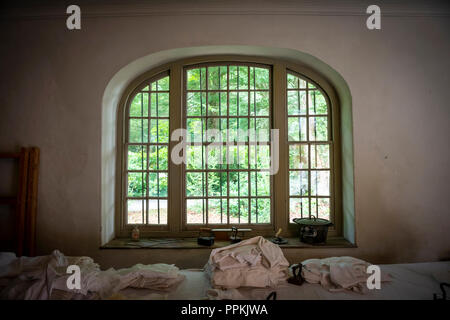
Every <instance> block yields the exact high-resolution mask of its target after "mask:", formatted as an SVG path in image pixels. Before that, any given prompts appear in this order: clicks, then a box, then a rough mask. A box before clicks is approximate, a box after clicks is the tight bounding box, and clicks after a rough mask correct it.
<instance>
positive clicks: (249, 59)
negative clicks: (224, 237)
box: [114, 55, 343, 238]
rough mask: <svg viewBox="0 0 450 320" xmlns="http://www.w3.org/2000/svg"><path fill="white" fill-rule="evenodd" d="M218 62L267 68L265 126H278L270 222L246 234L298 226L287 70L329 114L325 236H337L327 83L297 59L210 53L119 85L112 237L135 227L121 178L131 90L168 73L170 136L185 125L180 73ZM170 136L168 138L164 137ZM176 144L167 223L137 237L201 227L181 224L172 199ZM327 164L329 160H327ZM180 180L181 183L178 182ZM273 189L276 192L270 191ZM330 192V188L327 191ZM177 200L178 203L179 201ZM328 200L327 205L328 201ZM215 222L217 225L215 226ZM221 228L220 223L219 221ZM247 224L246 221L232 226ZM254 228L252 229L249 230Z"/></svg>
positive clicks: (336, 124)
mask: <svg viewBox="0 0 450 320" xmlns="http://www.w3.org/2000/svg"><path fill="white" fill-rule="evenodd" d="M220 63H242V64H248V65H257V64H261V65H265V66H270V67H271V73H270V75H271V81H270V87H271V101H270V102H271V110H270V117H271V119H270V124H271V125H272V128H278V129H279V141H280V144H279V170H278V173H277V174H275V175H273V176H272V177H271V181H272V195H271V199H272V201H271V206H272V212H271V215H272V223H271V224H270V225H262V228H261V226H256V225H252V226H251V228H252V229H253V231H252V232H251V233H249V234H248V236H254V235H263V236H271V235H273V234H274V232H276V230H278V229H279V228H282V229H283V233H282V234H283V235H284V236H289V237H297V236H298V227H297V226H296V225H295V224H293V223H289V143H288V136H287V130H288V128H287V80H286V77H287V73H288V72H291V73H293V74H296V75H298V76H300V77H301V78H304V79H307V80H308V81H310V82H311V83H314V84H315V85H316V86H317V88H318V89H319V90H321V91H322V93H323V94H324V96H325V97H326V99H327V103H328V104H329V110H330V112H329V113H330V114H329V117H330V118H331V122H330V126H331V128H329V131H331V134H332V136H331V137H330V138H331V141H332V143H333V146H334V147H333V152H331V153H330V154H331V159H332V160H331V159H330V162H332V166H333V169H331V171H332V173H331V174H332V175H334V179H331V181H330V184H331V186H330V190H331V195H330V196H331V197H332V198H333V199H332V200H331V199H330V207H331V206H332V207H333V208H334V209H333V210H331V208H330V215H331V214H333V215H334V221H333V223H334V225H333V227H331V228H330V229H329V236H332V237H333V236H337V237H340V236H342V216H343V214H342V187H341V186H342V181H341V174H342V169H341V140H340V112H339V110H340V108H339V100H338V98H337V94H336V91H335V89H334V88H333V86H332V85H331V84H330V82H329V81H328V80H327V79H326V78H325V77H323V76H322V75H321V74H320V73H319V72H317V71H315V70H313V69H311V68H309V67H307V66H305V65H303V64H300V63H297V62H296V61H287V60H279V59H272V58H265V57H258V56H243V55H210V56H196V57H193V58H188V59H182V60H177V61H173V62H170V63H167V64H164V65H161V66H158V67H156V68H153V69H151V70H149V71H147V72H144V73H143V74H141V75H140V76H139V77H137V78H136V79H134V80H133V81H132V82H131V83H130V84H129V85H128V86H127V88H126V89H125V91H124V93H123V95H122V97H121V99H120V102H119V105H118V117H117V132H116V137H115V138H116V141H117V150H116V151H117V152H116V177H115V182H116V183H115V186H116V187H115V208H114V210H115V236H116V237H118V238H127V237H129V236H130V233H131V230H132V229H133V227H134V226H135V225H128V224H126V221H127V220H126V216H125V214H126V210H124V209H125V208H124V205H125V203H126V202H125V201H124V194H125V192H126V188H127V186H124V183H126V177H124V175H125V174H124V172H125V171H124V168H126V152H125V150H124V143H125V134H128V133H126V131H125V130H126V128H127V123H126V122H125V121H127V119H128V114H127V113H128V108H129V104H130V103H131V100H132V98H133V97H134V94H136V93H137V92H138V91H139V89H140V88H142V87H143V86H144V84H145V83H148V82H150V80H151V79H155V77H158V76H159V75H160V74H162V73H163V72H167V73H168V74H169V76H170V87H169V91H170V94H169V108H170V111H169V117H170V123H169V128H170V134H169V135H170V136H171V135H172V132H173V130H175V129H178V128H185V125H184V124H185V122H184V121H185V116H184V115H185V102H184V96H185V95H184V88H185V86H184V72H185V68H187V67H192V66H195V65H205V64H220ZM169 138H170V137H169ZM176 144H178V142H177V141H175V142H174V141H171V139H169V151H168V153H169V168H168V171H169V178H168V224H167V225H162V226H158V225H138V226H139V229H140V231H141V236H142V237H155V238H156V237H196V236H197V235H198V230H199V228H200V227H201V226H203V225H189V226H188V227H186V226H185V217H184V216H185V215H184V210H185V207H184V201H177V200H176V199H185V194H184V192H185V191H184V187H185V182H184V174H185V172H184V166H185V165H184V164H181V165H175V164H174V163H173V162H172V161H170V155H171V153H172V149H173V147H174V146H175V145H176ZM330 166H331V163H330ZM180 181H183V183H180ZM274 190H277V192H273V191H274ZM333 191H334V192H333ZM182 202H183V203H182ZM331 202H332V204H331ZM217 226H218V225H217ZM221 226H222V227H223V225H221ZM238 226H247V225H243V224H242V225H238ZM255 227H256V228H255Z"/></svg>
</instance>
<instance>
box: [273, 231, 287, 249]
mask: <svg viewBox="0 0 450 320" xmlns="http://www.w3.org/2000/svg"><path fill="white" fill-rule="evenodd" d="M282 230H283V229H281V228H280V229H278V232H277V233H276V234H275V238H272V239H270V241H271V242H273V243H275V244H278V245H280V244H286V243H288V241H287V240H286V239H284V238H281V237H280V233H281V231H282Z"/></svg>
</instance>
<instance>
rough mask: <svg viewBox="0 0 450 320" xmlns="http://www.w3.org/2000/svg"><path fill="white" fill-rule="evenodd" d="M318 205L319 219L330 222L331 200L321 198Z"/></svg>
mask: <svg viewBox="0 0 450 320" xmlns="http://www.w3.org/2000/svg"><path fill="white" fill-rule="evenodd" d="M317 205H318V208H317V210H318V214H317V215H318V217H319V218H322V219H327V220H330V199H329V198H319V199H318V201H317Z"/></svg>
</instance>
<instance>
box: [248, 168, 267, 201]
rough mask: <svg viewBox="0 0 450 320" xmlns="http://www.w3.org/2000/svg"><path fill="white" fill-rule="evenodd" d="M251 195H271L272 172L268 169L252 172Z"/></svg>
mask: <svg viewBox="0 0 450 320" xmlns="http://www.w3.org/2000/svg"><path fill="white" fill-rule="evenodd" d="M250 177H251V179H250V183H251V187H250V188H251V195H252V196H270V173H269V172H266V171H261V172H255V171H253V172H251V173H250Z"/></svg>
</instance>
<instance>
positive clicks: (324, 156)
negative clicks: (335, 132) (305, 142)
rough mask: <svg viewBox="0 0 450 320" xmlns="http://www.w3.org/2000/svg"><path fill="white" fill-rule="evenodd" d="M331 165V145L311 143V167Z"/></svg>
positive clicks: (321, 167) (324, 167)
mask: <svg viewBox="0 0 450 320" xmlns="http://www.w3.org/2000/svg"><path fill="white" fill-rule="evenodd" d="M329 167H330V145H328V144H312V145H311V168H314V169H316V168H317V169H328V168H329Z"/></svg>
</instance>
